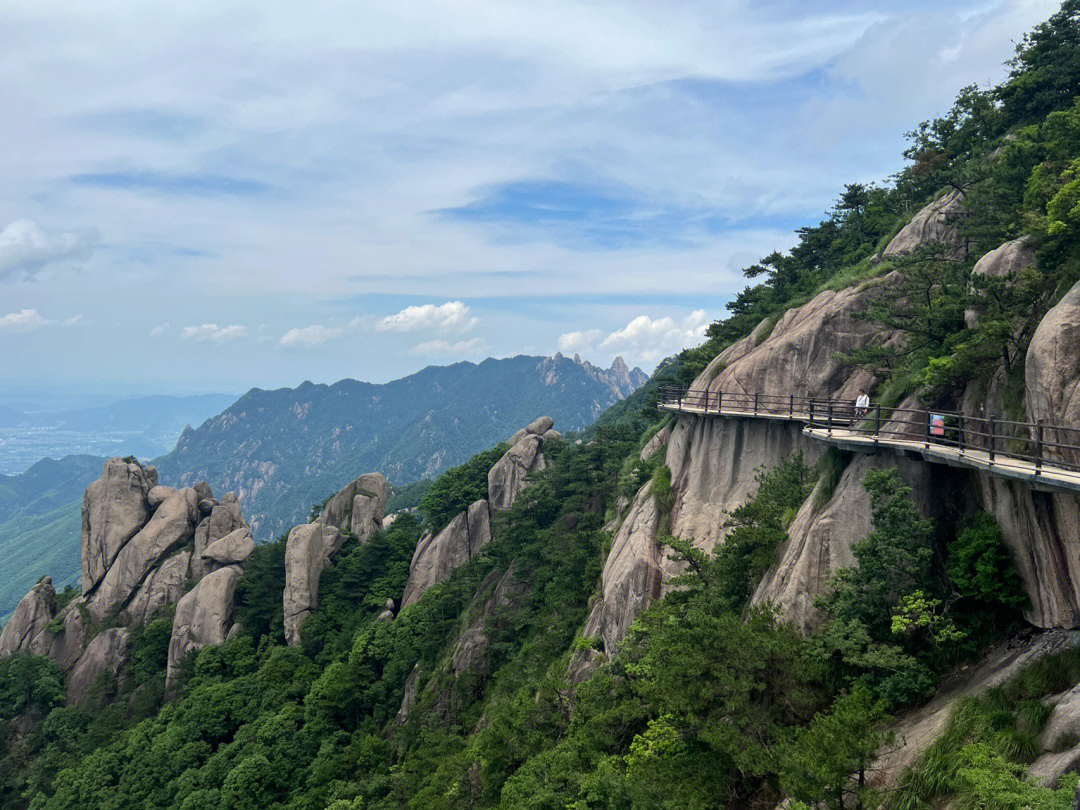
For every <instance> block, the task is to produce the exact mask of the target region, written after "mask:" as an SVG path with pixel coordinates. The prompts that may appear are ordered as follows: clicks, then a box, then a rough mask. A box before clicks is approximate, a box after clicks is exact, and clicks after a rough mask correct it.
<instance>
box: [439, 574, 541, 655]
mask: <svg viewBox="0 0 1080 810" xmlns="http://www.w3.org/2000/svg"><path fill="white" fill-rule="evenodd" d="M528 590H529V588H528V584H527V583H525V582H521V581H519V580H518V579H517V577H516V576H515V566H514V565H513V564H511V566H510V567H509V568H507V569H506V571H504V572H502V573H501V574H500V573H499V572H498V571H492V572H491V574H489V575H488V578H487V579H486V580H485V581H484V582H483V583H481V585H480V588H479V589H478V591H477V594H478V595H483V594H490V595H488V596H487V597H486V598H484V599H483V603H482V604H481V605H480V607H479V609H478V610H477V612H476V615H475V616H474V617H473V619H472V621H470V622H469V625H468V627H466V628H465V631H464V632H463V633H462V634H461V636H460V637H459V638H458V641H457V644H456V645H454V652H453V656H452V658H451V669H452V671H453V673H454V674H455V675H461V674H462V673H465V672H471V673H473V674H475V675H481V676H483V675H486V674H487V671H488V666H489V665H490V661H491V655H490V649H489V647H490V643H491V638H490V635H489V633H490V630H491V624H492V622H495V621H497V614H498V613H499V612H500V611H504V610H508V609H510V608H512V607H514V606H515V605H516V604H517V603H518V602H519V601H520V600H521V598H522V597H523V596H524V595H525V594H526V593H528Z"/></svg>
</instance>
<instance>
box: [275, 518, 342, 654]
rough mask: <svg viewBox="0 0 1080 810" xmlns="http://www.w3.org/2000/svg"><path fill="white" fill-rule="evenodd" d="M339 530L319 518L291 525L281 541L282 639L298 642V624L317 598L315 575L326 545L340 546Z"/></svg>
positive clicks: (324, 557) (323, 560)
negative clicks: (287, 533)
mask: <svg viewBox="0 0 1080 810" xmlns="http://www.w3.org/2000/svg"><path fill="white" fill-rule="evenodd" d="M340 538H341V532H339V531H338V530H337V529H336V528H335V527H333V526H324V525H323V524H322V523H320V522H319V521H315V522H314V523H304V524H301V525H300V526H295V527H294V528H293V530H292V531H290V532H289V539H288V540H287V541H286V542H285V591H284V593H283V595H282V600H283V604H284V620H285V641H286V642H287V643H288V644H290V645H292V646H294V647H295V646H296V645H298V644H299V643H300V627H301V625H303V623H304V619H306V618H307V617H308V616H309V615H311V611H312V609H313V608H314V607H315V605H316V604H317V603H318V599H319V578H320V577H321V576H322V572H323V569H324V568H325V567H326V562H327V560H328V557H329V554H328V551H329V550H330V549H334V550H337V548H338V547H339V546H340Z"/></svg>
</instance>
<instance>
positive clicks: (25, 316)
mask: <svg viewBox="0 0 1080 810" xmlns="http://www.w3.org/2000/svg"><path fill="white" fill-rule="evenodd" d="M50 323H52V321H50V320H48V319H47V318H43V317H41V315H40V313H38V311H37V310H36V309H24V310H20V311H19V312H9V313H8V314H7V315H4V316H3V317H0V332H32V331H33V330H35V329H40V328H41V327H42V326H48V325H49V324H50Z"/></svg>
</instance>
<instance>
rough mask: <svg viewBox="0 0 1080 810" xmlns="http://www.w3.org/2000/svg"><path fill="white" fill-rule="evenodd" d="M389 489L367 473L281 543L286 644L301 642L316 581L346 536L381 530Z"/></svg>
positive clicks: (359, 536) (382, 480)
mask: <svg viewBox="0 0 1080 810" xmlns="http://www.w3.org/2000/svg"><path fill="white" fill-rule="evenodd" d="M389 496H390V488H389V486H388V485H387V483H386V479H385V478H384V477H383V476H382V475H381V474H380V473H367V474H365V475H362V476H360V477H359V478H357V479H356V480H355V481H351V482H350V483H348V484H346V485H345V486H344V487H342V488H341V489H340V490H339V491H338V492H337V493H335V494H334V496H333V497H332V498H330V500H329V501H327V502H326V506H324V507H323V511H322V513H321V514H320V515H319V518H318V519H317V520H316V521H315V522H314V523H307V524H302V525H300V526H296V527H294V528H293V529H292V531H290V532H289V538H288V540H286V543H285V592H284V594H283V595H282V600H283V605H284V614H285V640H286V641H287V642H288V643H289V644H291V645H294V646H295V645H297V644H299V643H300V627H301V625H302V624H303V623H304V619H306V618H307V617H308V616H309V615H310V614H311V611H312V610H314V609H315V606H316V605H317V604H318V599H319V578H320V577H321V576H322V572H323V569H324V568H326V566H327V565H328V564H329V563H330V561H331V559H333V556H334V555H335V554H336V553H337V552H338V549H340V548H341V545H342V544H343V543H344V542H345V540H346V538H347V537H349V536H350V535H351V536H355V537H356V539H357V540H358V541H359V542H361V543H365V542H367V541H368V540H369V539H370V538H371V537H372V535H374V534H375V532H377V531H379V530H380V529H381V528H382V522H383V515H384V513H385V512H386V501H387V499H388V498H389Z"/></svg>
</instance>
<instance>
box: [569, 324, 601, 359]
mask: <svg viewBox="0 0 1080 810" xmlns="http://www.w3.org/2000/svg"><path fill="white" fill-rule="evenodd" d="M602 334H604V333H603V332H602V331H600V330H599V329H586V330H584V331H582V332H564V333H563V334H561V335H559V351H560V352H566V353H567V354H569V353H570V352H582V351H585V350H587V349H591V348H592V345H593V344H594V343H595V342H596V341H597V339H598V338H599V337H600V336H601V335H602Z"/></svg>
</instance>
